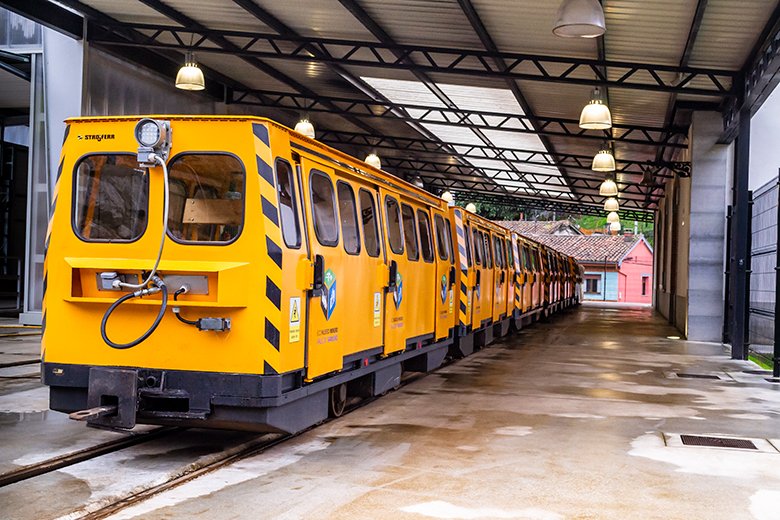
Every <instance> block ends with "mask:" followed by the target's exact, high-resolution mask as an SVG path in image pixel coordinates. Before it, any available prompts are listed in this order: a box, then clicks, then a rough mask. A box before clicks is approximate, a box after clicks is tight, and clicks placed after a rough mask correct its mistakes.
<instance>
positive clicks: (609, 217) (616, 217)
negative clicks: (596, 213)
mask: <svg viewBox="0 0 780 520" xmlns="http://www.w3.org/2000/svg"><path fill="white" fill-rule="evenodd" d="M607 222H609V223H610V224H614V223H615V222H620V215H618V214H617V212H615V211H611V212H610V213H609V215H607Z"/></svg>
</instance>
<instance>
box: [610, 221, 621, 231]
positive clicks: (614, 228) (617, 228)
mask: <svg viewBox="0 0 780 520" xmlns="http://www.w3.org/2000/svg"><path fill="white" fill-rule="evenodd" d="M609 230H610V231H612V232H613V233H617V232H618V231H620V222H612V223H610V225H609Z"/></svg>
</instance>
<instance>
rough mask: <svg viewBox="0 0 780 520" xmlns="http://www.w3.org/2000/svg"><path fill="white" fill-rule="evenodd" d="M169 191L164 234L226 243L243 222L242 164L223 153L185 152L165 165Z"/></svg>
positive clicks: (238, 232)
mask: <svg viewBox="0 0 780 520" xmlns="http://www.w3.org/2000/svg"><path fill="white" fill-rule="evenodd" d="M168 171H169V178H170V182H171V183H178V184H179V185H180V186H181V187H183V188H184V189H183V190H177V191H176V192H172V193H171V200H170V206H169V207H173V208H183V211H181V212H178V211H175V212H171V211H170V210H169V212H168V234H169V235H170V236H171V238H173V239H174V240H176V241H177V242H199V243H200V242H203V243H205V242H212V243H227V242H232V241H233V240H235V239H236V238H237V237H238V235H239V234H240V233H241V229H242V227H243V225H244V178H245V176H246V174H245V172H244V166H243V165H242V164H241V161H239V160H238V159H237V158H236V157H235V156H233V155H228V154H223V153H185V154H181V155H178V156H177V157H175V158H174V159H173V161H171V164H170V165H169V166H168Z"/></svg>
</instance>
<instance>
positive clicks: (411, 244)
mask: <svg viewBox="0 0 780 520" xmlns="http://www.w3.org/2000/svg"><path fill="white" fill-rule="evenodd" d="M401 213H402V214H403V218H404V243H405V244H406V257H407V258H408V259H409V260H417V259H418V258H420V251H419V250H418V249H417V229H415V227H414V210H413V209H412V207H411V206H409V205H408V204H402V205H401Z"/></svg>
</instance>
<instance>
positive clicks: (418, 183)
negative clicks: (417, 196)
mask: <svg viewBox="0 0 780 520" xmlns="http://www.w3.org/2000/svg"><path fill="white" fill-rule="evenodd" d="M412 184H414V185H415V186H417V187H418V188H420V189H421V190H424V189H425V182H424V181H423V180H422V177H420V176H419V175H417V176H416V177H415V178H414V179H412Z"/></svg>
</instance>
